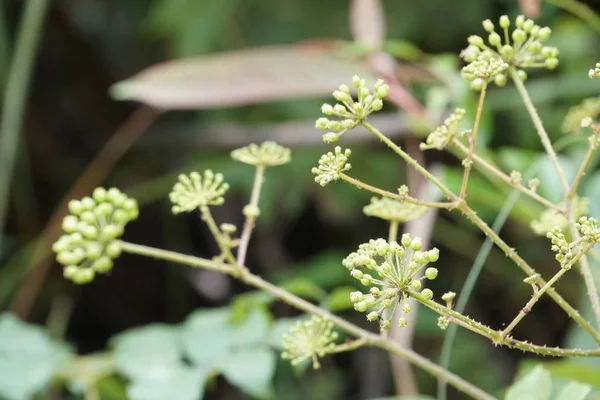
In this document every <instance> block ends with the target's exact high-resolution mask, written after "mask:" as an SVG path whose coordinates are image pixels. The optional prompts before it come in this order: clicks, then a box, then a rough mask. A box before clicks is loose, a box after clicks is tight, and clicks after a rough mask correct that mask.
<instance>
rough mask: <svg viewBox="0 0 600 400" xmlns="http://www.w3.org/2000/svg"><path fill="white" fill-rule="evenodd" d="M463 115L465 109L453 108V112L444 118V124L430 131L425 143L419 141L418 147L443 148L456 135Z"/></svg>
mask: <svg viewBox="0 0 600 400" xmlns="http://www.w3.org/2000/svg"><path fill="white" fill-rule="evenodd" d="M464 116H465V110H464V109H463V108H457V109H456V110H454V112H453V113H452V114H451V115H450V116H449V117H448V118H446V120H445V121H444V125H442V126H439V127H437V128H436V129H435V130H434V131H433V132H431V133H430V134H429V135H428V136H427V140H426V143H421V144H420V145H419V148H420V149H421V150H429V149H437V150H444V149H445V148H446V146H448V144H449V143H450V142H452V139H454V137H455V136H456V131H457V130H458V125H459V124H460V121H461V120H462V119H463V117H464Z"/></svg>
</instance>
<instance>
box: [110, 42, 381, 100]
mask: <svg viewBox="0 0 600 400" xmlns="http://www.w3.org/2000/svg"><path fill="white" fill-rule="evenodd" d="M354 74H358V75H361V76H363V77H366V78H371V76H372V74H370V73H368V72H367V70H365V69H364V68H363V67H361V66H360V65H359V64H358V63H355V62H351V61H349V60H345V59H342V58H340V57H338V56H336V55H335V54H334V52H333V50H331V49H327V48H325V47H324V46H320V47H317V46H307V45H289V46H271V47H260V48H252V49H244V50H237V51H230V52H225V53H217V54H210V55H206V56H202V57H196V58H190V59H183V60H174V61H169V62H165V63H162V64H158V65H155V66H153V67H150V68H148V69H146V70H144V71H142V72H140V73H139V74H137V75H135V76H134V77H132V78H130V79H127V80H125V81H122V82H119V83H117V84H115V85H113V87H112V88H111V94H112V96H113V97H114V98H116V99H118V100H135V101H139V102H142V103H145V104H148V105H151V106H152V107H155V108H159V109H163V110H173V109H205V108H221V107H231V106H242V105H248V104H256V103H263V102H267V101H273V100H282V99H297V98H310V97H318V96H328V95H330V94H331V92H332V91H333V90H334V89H335V88H336V87H337V86H338V85H339V84H340V83H341V82H342V81H349V80H350V78H351V77H352V75H354Z"/></svg>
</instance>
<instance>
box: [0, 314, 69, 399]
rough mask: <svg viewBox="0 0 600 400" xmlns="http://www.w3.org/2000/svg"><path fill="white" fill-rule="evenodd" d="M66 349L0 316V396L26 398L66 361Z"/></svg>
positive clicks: (29, 327) (40, 332)
mask: <svg viewBox="0 0 600 400" xmlns="http://www.w3.org/2000/svg"><path fill="white" fill-rule="evenodd" d="M69 354H70V353H69V351H68V350H67V348H66V347H64V346H63V345H61V344H60V343H57V342H55V341H53V340H52V339H51V338H50V337H49V336H48V335H47V334H46V332H44V330H43V329H41V328H39V327H36V326H33V325H29V324H26V323H23V322H21V321H19V320H18V319H16V318H15V317H13V316H12V315H10V314H8V313H4V314H1V315H0V397H2V398H6V399H8V400H21V399H29V398H31V396H33V395H34V394H35V393H36V392H38V391H39V390H41V389H43V388H44V386H46V384H48V382H49V381H50V380H51V379H52V377H53V375H54V374H55V373H56V371H57V370H58V369H59V368H61V367H62V365H63V364H64V363H65V361H67V359H68V358H69Z"/></svg>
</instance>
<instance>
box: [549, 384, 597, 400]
mask: <svg viewBox="0 0 600 400" xmlns="http://www.w3.org/2000/svg"><path fill="white" fill-rule="evenodd" d="M591 391H592V387H591V386H590V385H585V384H583V383H579V382H574V381H572V382H569V383H567V384H566V385H565V386H564V387H563V388H562V389H561V391H560V392H559V393H558V395H557V396H556V399H555V400H585V398H586V397H587V395H588V394H589V393H590V392H591Z"/></svg>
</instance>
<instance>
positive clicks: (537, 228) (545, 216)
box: [530, 196, 589, 236]
mask: <svg viewBox="0 0 600 400" xmlns="http://www.w3.org/2000/svg"><path fill="white" fill-rule="evenodd" d="M571 204H572V208H573V213H574V215H575V218H577V219H578V218H580V217H582V216H584V215H586V214H587V213H588V208H589V200H588V199H587V198H585V197H579V196H575V197H574V198H573V201H572V203H571ZM559 206H560V207H564V206H565V204H564V202H563V203H560V204H559ZM530 226H531V229H533V231H534V232H535V233H536V234H537V235H540V236H545V235H546V233H547V232H550V231H552V230H553V229H555V228H558V229H559V230H561V231H562V230H564V229H566V228H567V226H568V221H567V217H566V216H565V215H564V214H561V213H560V212H559V211H557V210H555V209H553V208H547V209H546V210H544V211H542V213H541V214H540V218H539V219H537V220H534V221H531V223H530Z"/></svg>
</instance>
